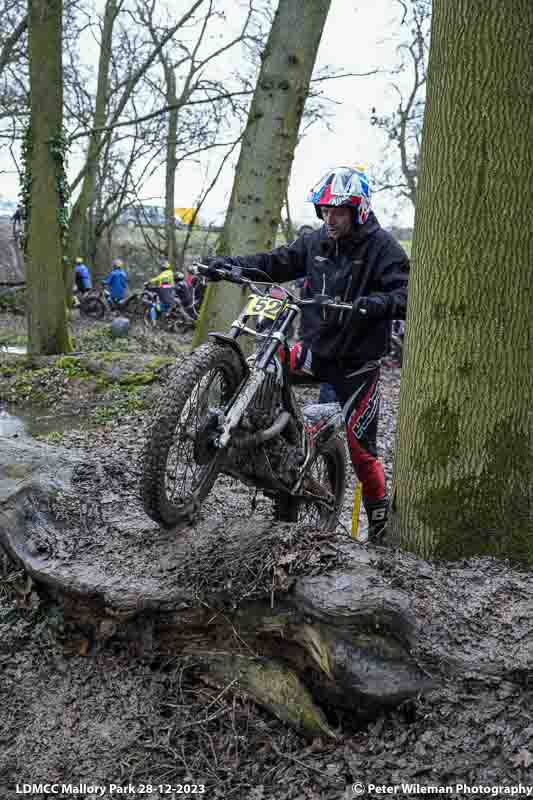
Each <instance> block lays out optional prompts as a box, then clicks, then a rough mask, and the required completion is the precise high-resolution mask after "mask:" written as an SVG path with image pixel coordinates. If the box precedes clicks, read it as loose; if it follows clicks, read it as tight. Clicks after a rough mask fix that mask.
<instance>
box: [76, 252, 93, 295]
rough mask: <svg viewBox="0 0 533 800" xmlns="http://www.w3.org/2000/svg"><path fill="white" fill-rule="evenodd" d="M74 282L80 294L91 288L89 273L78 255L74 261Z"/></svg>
mask: <svg viewBox="0 0 533 800" xmlns="http://www.w3.org/2000/svg"><path fill="white" fill-rule="evenodd" d="M74 283H75V285H76V289H77V290H78V292H79V293H80V294H84V293H85V292H88V291H89V290H90V289H92V282H91V273H90V272H89V268H88V267H87V265H86V264H85V263H84V261H83V258H80V257H78V258H77V259H76V260H75V262H74Z"/></svg>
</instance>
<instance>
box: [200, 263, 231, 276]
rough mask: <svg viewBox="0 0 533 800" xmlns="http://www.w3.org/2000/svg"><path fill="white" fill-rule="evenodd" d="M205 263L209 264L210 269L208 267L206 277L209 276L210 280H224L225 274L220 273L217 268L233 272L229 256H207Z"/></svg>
mask: <svg viewBox="0 0 533 800" xmlns="http://www.w3.org/2000/svg"><path fill="white" fill-rule="evenodd" d="M205 263H206V264H207V266H208V268H209V269H208V272H207V274H206V273H204V275H206V277H207V278H209V280H210V281H221V280H223V276H222V275H218V274H217V272H216V271H215V270H217V269H220V270H222V269H223V270H225V271H226V272H231V264H230V263H228V259H227V258H220V257H215V258H206V259H205Z"/></svg>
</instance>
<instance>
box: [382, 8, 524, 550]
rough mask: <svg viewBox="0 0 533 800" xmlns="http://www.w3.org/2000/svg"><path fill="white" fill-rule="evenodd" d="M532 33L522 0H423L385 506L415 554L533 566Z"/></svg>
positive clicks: (401, 538)
mask: <svg viewBox="0 0 533 800" xmlns="http://www.w3.org/2000/svg"><path fill="white" fill-rule="evenodd" d="M532 30H533V5H532V4H531V2H530V1H529V0H517V2H515V3H513V4H512V5H511V6H509V5H508V4H504V3H501V2H499V0H487V1H486V2H484V3H482V4H480V3H471V2H470V1H469V0H457V1H456V2H455V3H449V2H447V0H435V2H434V5H433V29H432V37H431V53H430V62H429V78H428V98H427V105H426V116H425V122H424V137H423V147H422V172H421V177H420V184H419V188H418V197H417V211H416V224H415V235H414V242H413V264H414V268H413V271H412V278H411V285H410V296H409V314H408V326H407V357H406V360H405V366H404V374H403V383H402V396H401V403H400V414H399V426H398V427H399V437H398V438H399V441H398V447H397V452H398V456H397V463H396V473H395V490H394V503H393V507H394V515H393V529H394V532H395V535H396V537H397V539H398V540H399V541H400V543H401V546H402V547H404V548H407V549H410V550H413V551H415V552H416V553H418V554H421V555H423V556H425V557H428V556H431V557H442V558H463V557H469V556H471V555H479V554H491V555H495V556H499V557H509V558H512V559H519V560H521V561H523V562H525V563H528V564H531V563H533V538H532V535H531V534H532V526H531V519H532V518H531V509H532V507H533V506H532V486H533V484H532V482H531V473H532V468H533V457H532V433H531V407H532V397H531V321H530V320H531V316H530V315H531V259H532V253H533V193H532V191H531V174H532V169H533V151H532V148H531V142H532V141H533V105H532V103H531V86H532V85H533V60H532V59H531V31H532ZM502 42H504V43H505V46H504V47H503V48H502Z"/></svg>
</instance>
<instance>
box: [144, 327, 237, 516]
mask: <svg viewBox="0 0 533 800" xmlns="http://www.w3.org/2000/svg"><path fill="white" fill-rule="evenodd" d="M243 377H244V367H243V365H242V363H241V361H240V359H239V356H238V354H237V353H235V352H234V351H233V350H231V349H230V348H229V347H225V346H223V345H220V344H218V343H216V342H215V343H213V342H210V343H208V344H205V345H203V346H202V347H199V348H198V349H197V350H196V351H195V352H194V353H193V354H192V355H191V356H189V358H188V359H187V360H186V361H185V363H184V364H182V365H181V367H180V373H179V375H178V376H177V377H176V378H175V379H174V381H173V383H172V384H171V386H170V387H169V390H168V391H167V392H165V396H164V397H163V398H162V400H161V402H160V405H159V408H158V409H157V411H156V416H155V419H154V422H153V423H152V425H151V427H150V430H149V432H148V436H147V439H146V443H145V445H144V449H143V453H142V456H141V498H142V502H143V505H144V509H145V511H146V513H147V514H148V515H149V516H150V517H151V518H152V519H153V520H155V521H156V522H158V523H160V524H161V525H163V527H166V528H171V527H173V526H175V525H177V524H179V523H180V522H184V521H186V520H188V521H191V522H192V521H193V520H194V518H195V516H196V513H197V510H198V508H199V506H200V505H201V503H202V502H203V500H204V499H205V497H206V496H207V495H208V494H209V492H210V491H211V488H212V486H213V484H214V482H215V480H216V478H217V475H218V472H219V468H220V462H221V458H222V456H223V454H222V453H221V451H220V450H217V449H216V448H215V447H214V446H213V444H212V443H210V433H211V432H212V430H213V422H215V423H216V418H215V417H214V414H213V413H212V412H213V411H214V410H215V409H216V410H222V409H224V407H225V406H227V404H228V403H229V401H230V400H231V398H232V397H233V395H234V394H235V391H236V390H237V388H238V386H239V384H240V382H241V381H242V379H243Z"/></svg>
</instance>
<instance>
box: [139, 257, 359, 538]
mask: <svg viewBox="0 0 533 800" xmlns="http://www.w3.org/2000/svg"><path fill="white" fill-rule="evenodd" d="M196 268H197V270H198V272H199V274H201V275H204V276H206V275H207V276H209V273H211V275H212V274H213V273H212V271H211V270H210V268H208V267H206V266H205V265H203V264H197V265H196ZM216 273H217V276H220V278H221V279H224V280H228V281H230V282H232V283H235V284H237V285H239V286H246V287H249V289H250V290H251V294H250V295H249V296H248V298H247V300H246V304H245V306H244V308H243V310H242V312H241V314H240V315H239V317H238V318H237V319H236V320H235V322H234V323H233V324H232V326H231V328H230V330H229V332H228V333H211V334H210V335H209V337H210V341H209V342H208V343H206V344H204V345H202V346H200V347H199V348H197V349H196V350H195V351H194V352H193V353H191V354H190V355H189V356H188V357H187V358H186V359H185V361H184V362H182V364H181V365H180V370H179V373H176V374H175V376H174V377H173V378H172V379H171V382H170V385H169V386H167V387H166V390H165V396H164V398H163V399H162V401H161V402H160V405H159V408H158V409H157V410H156V413H155V415H154V418H153V421H152V423H151V425H150V428H149V431H148V435H147V438H146V441H145V444H144V447H143V451H142V455H141V497H142V501H143V505H144V508H145V510H146V512H147V513H148V515H149V516H150V517H151V518H152V519H154V520H155V521H156V522H158V523H159V524H160V525H162V526H163V527H165V528H174V527H178V526H180V525H181V524H186V523H191V522H194V520H195V518H196V517H197V514H198V511H199V508H200V506H201V504H202V502H203V501H204V500H205V498H206V497H207V495H208V494H209V492H210V491H211V489H212V488H213V486H214V484H215V481H216V479H217V476H218V475H219V474H224V475H229V476H233V477H234V478H236V479H238V480H239V481H241V482H242V483H244V484H247V485H249V486H253V487H255V488H256V489H258V490H261V491H262V492H263V493H264V494H265V495H266V496H267V497H269V498H271V499H272V501H273V506H274V515H275V517H276V519H278V520H281V521H287V522H300V523H303V524H310V525H313V526H314V527H317V528H319V529H321V530H324V531H327V530H334V529H335V527H336V524H337V520H338V517H339V513H340V510H341V508H342V502H343V498H344V484H345V474H346V462H345V449H344V443H343V440H342V438H341V436H340V435H339V433H340V430H341V429H342V428H343V426H344V420H343V417H342V414H341V412H340V410H339V406H338V405H337V404H336V403H332V404H322V405H311V406H306V407H304V408H303V410H302V409H301V408H300V407H299V405H298V403H297V401H296V399H295V396H294V393H293V391H292V388H291V382H292V381H293V378H292V377H291V382H290V381H289V371H288V363H289V358H288V353H289V346H288V341H287V339H288V336H287V332H288V331H289V330H290V328H291V325H292V323H293V322H294V320H295V318H296V317H297V315H298V313H299V309H300V308H302V307H303V306H304V305H307V304H310V303H317V302H318V303H320V304H324V305H325V304H327V305H329V306H330V307H332V308H336V309H337V308H338V309H348V308H349V309H350V310H351V308H352V307H351V305H347V304H344V303H335V302H334V301H333V300H332V299H331V298H329V297H321V298H320V297H319V298H314V299H312V300H300V299H299V298H297V297H296V295H294V294H292V293H291V292H290V291H289V290H288V289H286V288H284V287H281V286H278V285H276V284H273V283H272V281H271V279H270V278H269V276H267V275H265V274H264V273H262V272H260V271H259V270H254V274H255V273H257V274H259V275H261V277H262V278H267V281H263V280H261V279H260V280H259V281H257V282H252V281H251V280H248V279H247V278H244V277H242V270H240V269H238V268H236V267H231V266H230V265H228V267H227V270H226V269H222V270H216ZM272 292H273V293H274V294H275V295H276V296H275V297H273V296H272ZM252 326H254V327H252ZM241 336H252V337H253V338H254V339H255V343H256V350H255V354H254V355H252V356H250V357H248V358H246V357H245V355H244V354H243V351H242V349H241V346H240V343H239V338H240V337H241ZM283 356H284V357H283ZM305 382H307V383H309V382H314V381H313V380H312V379H308V380H306V381H305Z"/></svg>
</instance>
